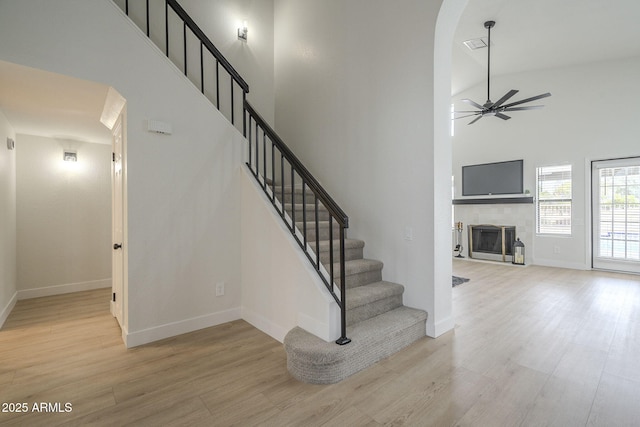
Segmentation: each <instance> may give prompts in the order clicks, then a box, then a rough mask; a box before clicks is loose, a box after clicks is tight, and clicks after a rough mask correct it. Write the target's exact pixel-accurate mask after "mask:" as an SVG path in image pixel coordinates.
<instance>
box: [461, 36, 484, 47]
mask: <svg viewBox="0 0 640 427" xmlns="http://www.w3.org/2000/svg"><path fill="white" fill-rule="evenodd" d="M463 43H464V45H465V46H466V47H468V48H469V50H476V49H482V48H483V47H487V38H486V37H481V38H479V39H471V40H467V41H465V42H463Z"/></svg>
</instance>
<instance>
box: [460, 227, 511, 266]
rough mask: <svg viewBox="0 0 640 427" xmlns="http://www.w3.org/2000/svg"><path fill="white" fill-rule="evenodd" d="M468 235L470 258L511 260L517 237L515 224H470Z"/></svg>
mask: <svg viewBox="0 0 640 427" xmlns="http://www.w3.org/2000/svg"><path fill="white" fill-rule="evenodd" d="M468 236H469V258H476V259H487V260H491V261H502V262H506V261H511V258H512V256H513V242H514V241H515V239H516V227H515V226H506V225H470V226H469V234H468ZM507 257H509V258H508V259H507Z"/></svg>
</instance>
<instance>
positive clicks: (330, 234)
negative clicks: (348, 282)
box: [316, 215, 342, 292]
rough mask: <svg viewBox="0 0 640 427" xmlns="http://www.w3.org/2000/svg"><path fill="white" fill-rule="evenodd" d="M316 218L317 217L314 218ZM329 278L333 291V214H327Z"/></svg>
mask: <svg viewBox="0 0 640 427" xmlns="http://www.w3.org/2000/svg"><path fill="white" fill-rule="evenodd" d="M317 220H318V218H316V221H317ZM329 278H330V279H331V280H330V281H329V283H331V291H332V292H333V282H334V280H333V215H329ZM341 286H342V285H341Z"/></svg>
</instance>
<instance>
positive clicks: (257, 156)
mask: <svg viewBox="0 0 640 427" xmlns="http://www.w3.org/2000/svg"><path fill="white" fill-rule="evenodd" d="M258 129H259V128H258V122H256V178H258V184H259V183H260V150H259V147H258V144H259V141H260V132H258Z"/></svg>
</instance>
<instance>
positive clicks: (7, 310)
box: [0, 292, 18, 328]
mask: <svg viewBox="0 0 640 427" xmlns="http://www.w3.org/2000/svg"><path fill="white" fill-rule="evenodd" d="M16 302H18V292H14V293H13V296H12V297H11V299H10V300H9V302H8V303H7V305H6V306H5V307H4V308H3V309H2V311H0V328H2V325H4V322H5V321H6V320H7V318H8V317H9V314H11V310H13V307H15V306H16Z"/></svg>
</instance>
